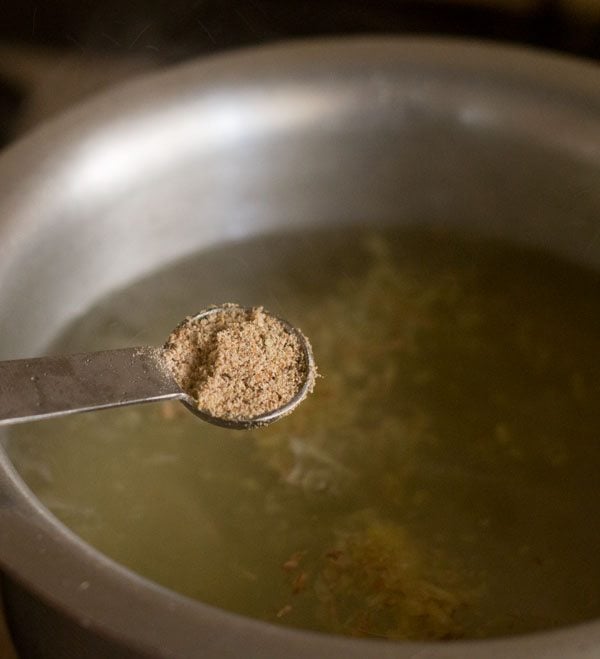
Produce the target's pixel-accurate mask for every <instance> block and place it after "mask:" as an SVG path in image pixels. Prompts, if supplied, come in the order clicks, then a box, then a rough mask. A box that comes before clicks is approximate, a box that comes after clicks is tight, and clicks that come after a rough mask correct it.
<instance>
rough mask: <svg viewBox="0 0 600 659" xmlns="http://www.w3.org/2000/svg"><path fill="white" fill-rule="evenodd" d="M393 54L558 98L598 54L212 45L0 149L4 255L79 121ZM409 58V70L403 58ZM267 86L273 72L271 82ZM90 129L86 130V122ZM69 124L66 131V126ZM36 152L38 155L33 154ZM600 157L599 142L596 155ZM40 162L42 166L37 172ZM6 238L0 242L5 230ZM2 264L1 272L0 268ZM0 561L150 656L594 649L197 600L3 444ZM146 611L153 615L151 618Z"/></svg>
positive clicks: (598, 643) (587, 80)
mask: <svg viewBox="0 0 600 659" xmlns="http://www.w3.org/2000/svg"><path fill="white" fill-rule="evenodd" d="M390 61H397V62H398V63H399V64H400V63H401V65H402V66H403V67H405V68H406V69H407V70H410V71H412V74H413V75H414V72H415V71H420V72H421V73H422V72H423V71H425V72H426V71H432V70H436V71H446V72H447V73H448V75H457V74H460V75H462V76H464V77H465V78H466V79H467V80H469V79H471V80H473V79H476V80H478V81H479V82H481V81H482V80H483V79H485V80H491V81H492V83H499V84H504V85H506V86H512V87H516V88H517V89H518V91H519V93H520V91H521V88H522V89H528V88H535V89H540V90H544V91H545V93H548V92H550V93H551V94H552V95H556V96H557V97H560V98H561V99H562V100H563V101H564V100H565V99H567V101H569V102H572V103H574V104H578V103H583V104H585V105H586V106H587V107H588V108H589V107H593V108H597V109H598V111H599V112H598V114H599V116H600V69H599V67H597V65H595V64H592V63H589V62H585V61H581V60H577V59H576V58H572V57H565V56H560V55H555V54H548V53H541V52H536V51H534V50H532V49H528V48H521V47H514V46H499V45H490V44H485V43H482V42H477V41H465V40H458V39H447V38H444V39H441V38H403V37H387V38H386V37H384V38H382V37H375V38H373V37H354V38H344V39H324V40H322V39H314V40H306V41H299V42H298V41H297V42H288V43H282V44H277V45H270V46H262V47H259V48H252V49H244V50H241V51H239V52H234V53H226V54H220V55H216V56H212V57H209V58H204V59H201V60H196V61H192V62H190V63H185V64H182V65H179V66H177V67H174V68H171V69H169V70H167V71H165V72H159V73H152V74H149V75H145V76H142V77H141V78H137V79H135V80H133V81H131V82H128V83H125V84H123V85H120V86H119V87H117V88H115V89H113V90H111V91H108V92H106V93H103V94H101V95H99V96H97V97H95V98H93V99H92V100H90V101H87V102H85V103H83V104H81V105H79V106H77V107H76V108H74V109H72V110H70V111H69V112H67V113H66V114H64V115H62V116H60V117H58V118H57V119H54V120H52V121H50V122H48V123H47V124H44V125H43V126H42V127H40V128H38V129H37V130H35V131H34V132H33V133H32V134H30V135H29V136H27V137H25V138H24V139H22V140H21V141H20V142H19V143H17V144H15V145H13V146H11V147H9V148H8V149H6V150H5V152H4V153H3V154H2V156H1V157H0V217H2V218H8V219H6V220H4V221H3V223H2V224H1V225H0V261H1V260H2V255H3V253H4V254H8V253H9V251H10V249H11V245H12V243H11V235H12V234H11V232H14V228H15V226H16V224H17V222H16V220H15V221H14V222H13V221H12V220H11V219H10V217H11V211H12V210H13V209H14V207H15V206H14V204H15V203H16V202H15V198H16V197H15V195H16V193H17V192H19V190H21V196H22V195H23V192H22V191H23V190H26V189H27V182H28V180H31V181H33V180H34V178H35V176H36V175H37V176H39V175H40V172H43V171H45V168H47V167H48V166H49V164H51V160H52V157H53V156H52V154H54V153H56V152H59V151H60V150H61V148H63V147H64V145H65V143H66V142H68V141H69V140H71V141H72V140H73V139H74V138H73V134H74V130H75V138H77V136H81V135H86V134H88V132H91V133H93V132H96V131H101V130H102V127H103V125H104V126H105V125H106V124H107V123H108V122H109V121H110V120H111V119H114V118H115V117H117V116H118V113H119V112H120V108H128V109H130V108H132V109H130V110H129V111H131V112H135V111H136V109H139V108H142V107H144V104H149V103H150V104H152V103H156V88H157V86H160V88H161V99H160V103H168V102H171V103H174V102H176V101H177V99H178V98H180V97H183V96H186V95H188V94H189V93H190V89H189V85H190V81H191V80H194V81H195V89H196V90H198V89H208V88H210V86H211V85H212V84H217V83H218V84H219V85H223V84H229V85H232V86H233V85H236V84H237V83H239V81H240V80H241V79H242V76H243V79H244V80H245V82H246V84H248V82H250V83H251V82H252V81H255V82H259V83H260V84H264V77H265V76H266V77H267V78H268V77H269V76H270V75H271V74H273V73H274V72H278V73H279V74H281V72H282V71H283V72H285V71H286V70H287V69H286V67H290V70H291V71H292V72H293V73H294V74H296V73H301V72H302V71H304V70H308V71H311V70H315V67H319V69H323V70H326V69H327V67H328V66H331V67H332V68H334V69H336V68H339V67H340V66H351V67H361V69H362V70H369V67H374V68H375V67H378V66H382V65H383V64H384V63H386V64H387V65H388V66H389V63H390ZM411 67H413V68H412V69H411ZM273 80H274V81H275V83H276V80H275V78H274V79H273ZM88 126H91V128H88ZM74 127H75V128H74ZM40 154H44V155H42V156H40ZM599 156H600V148H599V149H598V153H597V154H596V156H595V157H599ZM36 173H37V174H36ZM5 238H6V240H5ZM1 269H2V268H1V266H0V276H1V274H2V273H1ZM0 528H2V542H1V543H0V565H2V566H3V569H4V570H5V572H6V574H7V575H9V576H10V577H11V578H13V579H15V580H16V581H18V582H19V583H21V584H23V585H24V586H25V587H27V588H28V589H30V590H31V591H32V592H34V593H35V594H37V595H38V596H39V597H40V598H41V599H42V600H44V601H45V602H47V603H48V604H49V605H51V606H52V607H54V608H55V609H57V610H60V611H61V612H62V613H63V614H65V615H66V616H68V617H69V618H71V619H73V620H74V621H76V622H77V623H78V624H79V625H81V626H83V627H86V628H89V629H90V630H93V631H94V632H95V633H98V634H100V635H101V636H104V637H106V638H108V639H112V640H113V641H117V642H123V643H126V644H127V645H128V646H130V647H133V648H137V649H140V650H141V651H145V652H150V653H152V654H153V656H161V657H176V656H194V655H195V654H197V653H198V652H199V651H200V649H201V650H202V654H203V656H208V657H210V656H215V657H216V656H219V657H222V658H227V657H232V658H233V657H236V659H237V657H239V656H240V655H241V653H242V652H243V654H244V655H245V656H260V657H261V658H264V659H267V658H269V657H273V658H275V657H277V658H280V657H282V656H287V657H290V658H294V657H298V658H300V657H307V658H308V657H315V656H325V655H327V654H330V655H333V656H345V657H348V658H350V659H351V658H354V657H355V658H356V659H358V658H359V657H360V658H361V659H363V658H366V657H378V658H382V659H392V658H396V659H398V658H399V657H417V656H419V657H430V658H434V657H436V658H445V659H474V658H475V657H482V656H486V657H494V656H496V657H503V658H506V659H509V658H512V657H514V658H516V657H523V658H524V657H529V656H536V657H556V658H558V657H562V656H565V654H566V653H567V652H570V653H571V654H569V656H572V657H581V658H582V659H583V657H584V656H590V654H589V653H590V652H591V648H596V651H599V648H600V621H592V622H588V623H582V624H579V625H575V626H572V627H567V628H561V629H555V630H550V631H544V632H539V633H535V634H528V635H523V636H519V637H507V638H500V639H491V640H485V641H475V640H474V641H453V642H444V643H430V642H389V641H388V642H381V641H374V640H366V639H349V638H346V637H342V636H334V635H325V634H318V633H314V632H308V631H298V630H293V629H290V628H286V627H279V626H276V625H272V624H269V623H266V622H261V621H258V620H252V619H249V618H245V617H243V616H240V615H237V614H233V613H229V612H226V611H223V610H220V609H217V608H215V607H212V606H208V605H205V604H202V603H200V602H197V601H194V600H192V599H189V598H187V597H184V596H182V595H178V594H177V593H174V592H172V591H170V590H168V589H166V588H163V587H161V586H159V585H157V584H155V583H153V582H150V581H149V580H147V579H145V578H144V577H141V576H139V575H137V574H135V573H133V572H132V571H130V570H128V569H127V568H124V567H123V566H120V565H119V564H117V563H115V562H114V561H113V560H111V559H109V558H107V557H106V556H104V555H103V554H101V553H100V552H99V551H97V550H96V549H94V548H92V547H91V546H89V545H87V544H86V543H85V542H84V541H83V540H81V539H80V538H78V537H77V536H76V535H75V534H74V533H73V532H71V531H70V530H69V529H67V528H66V527H65V526H64V525H63V524H62V523H61V522H59V521H58V520H56V519H55V518H54V517H53V516H52V515H51V514H50V513H49V512H48V511H47V510H46V509H45V508H44V507H43V506H42V505H41V503H40V502H39V501H38V500H37V499H36V498H35V496H34V495H33V494H32V492H31V491H30V490H29V488H28V487H27V486H26V485H25V483H24V482H23V481H22V479H21V478H20V476H19V475H18V473H17V472H16V470H15V469H14V467H13V466H12V464H11V463H10V461H9V459H8V457H7V456H6V454H5V453H4V451H3V450H1V449H0ZM148 621H151V624H148Z"/></svg>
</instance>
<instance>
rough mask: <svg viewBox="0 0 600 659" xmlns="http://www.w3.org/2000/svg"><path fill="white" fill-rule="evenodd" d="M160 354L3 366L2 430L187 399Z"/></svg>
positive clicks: (131, 351) (108, 353)
mask: <svg viewBox="0 0 600 659" xmlns="http://www.w3.org/2000/svg"><path fill="white" fill-rule="evenodd" d="M160 355H161V349H160V348H151V347H141V348H124V349H120V350H103V351H101V352H89V353H81V354H75V355H61V356H58V357H40V358H36V359H17V360H11V361H4V362H0V426H5V425H11V424H15V423H24V422H26V421H33V420H35V419H48V418H51V417H56V416H63V415H66V414H74V413H76V412H87V411H90V410H99V409H104V408H108V407H120V406H123V405H133V404H135V403H146V402H153V401H159V400H169V399H173V398H179V399H181V398H182V397H183V396H184V394H183V392H182V391H181V390H180V388H179V386H178V385H177V383H176V382H175V381H174V380H173V379H172V377H171V376H170V374H169V373H168V372H166V370H164V369H163V368H162V367H161V364H160Z"/></svg>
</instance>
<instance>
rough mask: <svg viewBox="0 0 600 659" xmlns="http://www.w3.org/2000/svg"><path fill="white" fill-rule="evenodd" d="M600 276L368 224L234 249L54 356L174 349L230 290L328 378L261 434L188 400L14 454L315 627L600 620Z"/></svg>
mask: <svg viewBox="0 0 600 659" xmlns="http://www.w3.org/2000/svg"><path fill="white" fill-rule="evenodd" d="M599 291H600V279H599V278H598V276H596V275H595V274H591V273H587V272H585V271H582V270H579V269H577V268H574V267H572V266H569V265H566V264H563V263H560V262H556V261H554V260H552V259H550V258H546V257H543V256H540V255H538V254H535V253H532V252H527V251H520V250H517V249H516V248H511V247H507V246H499V245H495V244H490V245H485V244H481V243H477V242H469V241H461V240H459V239H454V238H451V237H449V236H443V235H442V236H437V237H436V236H434V235H426V234H420V235H419V234H407V233H396V234H393V233H385V234H384V233H381V234H376V235H374V234H364V233H360V232H355V233H350V232H348V233H347V234H345V235H340V234H322V235H320V236H318V237H314V236H293V237H287V238H285V237H273V238H264V239H261V240H259V241H256V242H253V243H248V244H245V245H238V246H229V247H227V248H224V249H222V250H220V251H218V252H211V253H210V254H203V255H198V256H197V257H196V258H193V259H189V260H187V261H185V262H182V263H180V264H178V265H177V266H175V267H171V268H169V269H168V270H165V271H163V272H160V273H158V274H157V275H155V276H153V277H151V278H149V279H146V280H144V281H143V282H139V283H137V284H135V285H133V286H132V287H131V288H130V289H127V290H124V291H121V292H119V293H116V294H115V295H113V296H111V297H110V298H109V299H106V300H105V301H103V302H102V303H100V304H98V305H97V306H95V307H94V308H93V309H92V310H90V312H89V314H87V315H86V316H85V317H83V318H82V319H80V320H79V321H78V322H76V323H75V324H74V325H73V326H72V327H70V328H68V330H67V331H66V332H65V333H64V335H63V336H62V337H60V339H59V341H58V342H57V343H56V345H55V346H53V351H56V352H58V351H76V350H89V349H101V348H111V347H121V346H126V345H138V344H147V343H150V344H159V343H161V342H162V341H163V340H164V339H165V337H166V336H167V335H168V333H169V331H170V329H171V328H172V327H173V325H174V324H175V323H176V322H177V321H178V320H179V319H180V318H182V317H184V316H185V315H187V314H189V313H193V312H194V311H195V310H196V309H200V308H203V307H205V306H207V305H208V304H210V303H215V302H220V301H223V300H231V301H236V302H238V303H240V304H244V305H255V304H263V305H265V307H266V308H267V309H269V310H271V311H272V312H274V313H276V314H277V315H280V316H281V317H284V318H286V319H288V320H289V321H290V322H292V323H293V324H295V325H297V326H298V327H300V328H301V329H302V330H303V331H304V332H305V333H306V334H307V335H308V336H309V338H310V339H311V341H312V343H313V347H314V351H315V358H316V362H317V364H318V365H319V369H320V372H321V373H322V375H323V378H322V379H320V380H319V381H318V382H317V386H316V389H315V393H314V394H313V396H312V397H310V398H309V399H308V400H307V401H306V402H305V403H303V404H302V405H301V406H300V408H299V409H298V410H297V411H296V412H295V413H294V414H292V415H291V416H290V417H288V418H286V419H284V420H282V421H280V422H278V423H276V424H274V425H273V426H271V427H269V428H266V429H262V430H257V431H252V432H249V433H240V432H236V431H228V430H224V429H221V428H216V427H212V426H210V425H207V424H203V423H201V422H199V421H198V420H197V419H195V418H194V417H192V416H191V415H190V414H189V413H187V412H186V411H185V410H184V408H183V407H182V406H179V404H177V403H168V404H163V405H157V406H147V407H137V408H128V409H121V410H114V411H110V412H101V413H97V414H87V415H81V416H77V417H71V418H65V419H61V420H54V421H46V422H43V423H37V424H31V425H27V426H20V427H17V428H15V429H14V430H13V431H12V432H11V436H10V438H9V451H10V454H11V457H12V459H13V461H14V463H15V464H16V466H17V468H18V469H19V471H20V473H21V474H22V476H23V478H24V479H25V480H26V482H27V483H28V484H29V486H30V487H31V488H32V489H33V490H34V492H35V493H36V494H37V495H38V496H39V497H40V498H41V500H42V501H43V502H44V503H45V505H46V506H48V508H49V509H50V510H51V511H52V512H53V513H54V514H55V515H56V516H57V517H58V518H60V519H61V520H62V521H63V522H64V523H65V524H66V525H68V526H69V527H71V528H72V529H74V530H75V531H76V532H77V533H78V534H79V535H81V536H82V537H83V538H84V539H86V540H87V541H89V542H90V543H91V544H92V545H94V546H96V547H98V548H99V549H101V550H102V551H103V552H105V553H106V554H108V555H109V556H111V557H113V558H115V559H116V560H117V561H119V562H121V563H123V564H125V565H127V566H129V567H131V568H132V569H134V570H135V571H137V572H139V573H141V574H143V575H145V576H147V577H149V578H150V579H153V580H155V581H157V582H159V583H161V584H163V585H166V586H168V587H170V588H172V589H174V590H176V591H179V592H181V593H184V594H186V595H188V596H190V597H194V598H198V599H200V600H203V601H205V602H208V603H210V604H214V605H216V606H219V607H223V608H226V609H230V610H233V611H237V612H240V613H243V614H247V615H250V616H253V617H257V618H261V619H264V620H268V621H271V622H275V623H280V624H286V625H291V626H295V627H304V628H312V629H317V630H324V631H329V632H334V633H342V634H351V635H356V636H373V637H386V638H393V639H398V638H412V639H452V638H472V637H488V636H497V635H506V634H514V633H522V632H526V631H531V630H538V629H544V628H549V627H554V626H559V625H564V624H569V623H573V622H577V621H581V620H587V619H591V618H593V617H596V616H598V615H600V587H599V586H598V584H600V559H599V558H598V557H599V556H600V515H599V514H598V513H599V512H600V488H598V486H597V483H598V480H597V479H598V477H597V474H598V470H599V467H600V441H598V440H599V437H600V407H599V406H598V400H600V370H599V369H598V368H597V364H598V352H599V351H600V315H599V311H598V309H599V307H598V299H599V297H598V293H599Z"/></svg>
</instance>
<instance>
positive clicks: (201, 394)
mask: <svg viewBox="0 0 600 659" xmlns="http://www.w3.org/2000/svg"><path fill="white" fill-rule="evenodd" d="M164 355H165V361H166V364H167V366H168V368H169V369H170V370H171V372H172V373H173V375H174V376H175V380H176V381H177V383H178V384H179V386H180V387H181V388H182V389H183V390H184V391H186V392H187V393H188V394H190V395H191V396H192V398H194V400H195V401H196V403H197V405H198V409H200V410H202V411H203V412H206V413H207V414H209V415H211V416H214V417H218V418H222V419H229V420H241V419H251V418H254V417H257V416H259V415H261V414H265V413H267V412H271V411H273V410H276V409H278V408H280V407H282V406H283V405H285V404H286V403H288V402H289V401H290V400H291V399H292V398H293V397H294V396H295V395H296V394H297V393H298V392H299V391H300V389H301V388H302V386H303V384H304V382H305V381H306V379H307V375H308V377H310V378H311V381H312V380H314V375H313V374H307V368H308V367H309V365H308V364H307V363H306V359H305V355H304V351H303V348H302V345H301V341H300V339H299V337H298V336H297V335H296V334H294V333H292V332H290V331H289V329H288V328H287V327H286V326H285V325H284V324H283V323H282V322H281V321H280V320H278V319H277V318H274V317H273V316H271V315H269V314H268V313H266V312H265V311H264V309H263V308H262V307H256V308H254V309H244V308H243V307H240V306H238V305H236V304H226V305H223V306H222V307H220V308H219V311H216V312H214V313H212V314H209V315H207V316H205V317H203V318H200V319H196V318H194V317H193V316H191V317H189V318H186V320H185V321H184V322H183V323H181V325H179V326H178V327H177V328H175V330H174V331H173V332H172V333H171V335H170V336H169V339H168V340H167V342H166V344H165V346H164ZM311 385H312V382H311ZM310 388H312V386H311V387H310Z"/></svg>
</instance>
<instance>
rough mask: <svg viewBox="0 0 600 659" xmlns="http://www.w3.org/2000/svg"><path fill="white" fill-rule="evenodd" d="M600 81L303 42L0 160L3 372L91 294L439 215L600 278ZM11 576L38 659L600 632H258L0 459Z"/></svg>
mask: <svg viewBox="0 0 600 659" xmlns="http://www.w3.org/2000/svg"><path fill="white" fill-rule="evenodd" d="M599 211H600V72H599V69H598V68H597V67H595V66H593V65H591V64H585V63H582V62H578V61H570V60H567V59H564V58H559V57H554V56H550V55H543V54H536V53H534V52H528V51H524V50H517V49H509V48H500V47H495V46H486V45H481V44H476V43H460V42H449V41H446V42H444V41H437V40H399V39H393V40H392V39H390V40H371V39H358V40H349V41H341V42H335V41H327V42H318V41H316V42H311V43H301V44H291V45H281V46H277V47H270V48H265V49H261V50H257V51H244V52H241V53H238V54H234V55H228V56H224V57H217V58H214V59H210V60H204V61H201V62H195V63H192V64H188V65H185V66H182V67H179V68H176V69H173V70H170V71H166V72H164V73H160V74H158V75H153V76H150V77H147V78H143V79H140V80H138V81H137V82H134V83H132V84H129V85H127V86H125V87H123V88H121V89H117V90H115V91H113V92H110V93H108V94H107V95H104V96H101V97H99V98H97V99H95V100H93V101H92V102H90V103H88V104H86V105H84V106H82V107H80V108H78V109H75V110H73V111H72V112H70V113H68V114H66V115H64V116H63V117H62V118H61V119H59V120H58V121H55V122H53V123H51V124H49V125H47V126H45V127H43V128H42V129H40V130H38V131H37V132H36V133H34V134H32V135H31V136H30V137H28V138H27V139H25V140H23V141H22V142H21V143H20V144H18V145H16V146H15V147H14V148H12V149H10V150H9V151H7V152H5V153H4V154H3V156H2V158H1V159H0V218H1V220H0V310H1V313H0V337H1V339H0V357H2V358H9V357H20V356H28V355H32V354H35V353H38V352H40V351H42V350H43V349H44V346H45V345H46V344H47V342H48V341H49V340H50V339H51V338H52V337H53V335H55V333H56V332H57V331H58V330H59V329H60V328H61V327H62V326H63V325H64V324H65V323H66V322H68V321H69V319H71V318H72V317H73V316H75V315H76V314H78V313H80V312H82V311H83V310H85V309H86V308H87V307H88V306H89V305H90V304H91V303H92V302H93V301H94V300H96V299H97V298H99V297H100V296H101V295H104V294H105V293H107V292H108V291H110V290H112V289H114V288H117V287H119V286H121V285H123V284H125V283H127V282H130V281H131V280H132V279H134V278H136V277H139V276H141V275H143V274H145V273H148V272H149V271H152V270H154V269H156V268H157V267H159V266H162V265H164V264H166V263H168V262H170V261H173V260H175V259H178V258H179V257H182V256H184V255H186V254H188V253H191V252H194V251H196V250H199V249H206V248H208V247H210V246H211V245H217V244H222V243H223V242H225V241H228V240H230V239H232V238H235V239H239V238H240V237H244V236H250V235H255V234H260V233H261V232H266V231H270V230H271V229H277V230H289V231H292V230H298V229H302V228H304V227H308V226H312V225H324V224H326V225H334V224H335V225H344V224H349V223H361V224H365V223H397V224H411V223H419V222H427V223H428V224H433V225H436V224H438V225H444V226H448V225H456V226H460V227H462V228H463V229H464V230H465V231H467V232H470V233H476V234H481V235H486V236H496V237H498V236H499V237H504V238H506V239H508V240H512V241H515V242H519V243H527V244H531V245H536V246H541V247H543V248H545V249H547V250H549V251H552V252H555V253H558V254H560V255H562V256H563V257H565V258H568V259H572V260H575V261H578V262H582V263H586V264H587V265H590V266H592V267H600V213H599ZM0 529H1V532H0V533H1V536H0V537H1V542H0V564H1V565H2V566H3V570H4V574H5V577H4V594H5V598H6V604H7V609H8V614H9V619H10V623H11V625H12V628H13V631H14V634H15V636H16V639H17V644H18V646H19V648H20V649H21V651H22V652H23V655H24V656H25V657H35V658H38V657H60V658H61V659H64V658H65V657H77V658H78V659H83V658H85V657H102V658H103V659H106V658H107V657H111V658H117V659H118V658H121V657H123V658H125V657H142V656H151V657H194V656H203V657H214V658H217V657H218V658H235V659H238V658H239V657H261V659H268V658H277V659H280V658H281V657H284V656H285V657H289V658H290V659H293V658H300V657H307V658H308V657H310V658H314V657H325V656H335V657H338V656H339V657H347V658H349V659H351V658H353V657H355V658H357V659H358V658H360V659H366V658H368V657H377V658H378V659H385V658H388V659H391V658H394V659H401V658H408V657H413V658H414V657H417V656H418V657H419V658H425V657H427V658H431V659H433V658H436V659H442V658H445V659H473V658H475V657H477V658H479V657H485V658H493V657H502V658H503V659H516V658H517V657H519V658H523V659H525V658H526V659H530V657H538V658H539V657H544V658H551V657H555V658H559V657H560V658H561V659H563V658H565V657H571V658H575V657H577V658H579V659H583V658H584V657H586V658H591V657H598V656H600V621H598V622H591V623H588V624H583V625H579V626H576V627H571V628H568V629H560V630H555V631H550V632H546V633H540V634H535V635H529V636H522V637H519V638H507V639H499V640H493V641H479V642H449V643H437V644H426V643H391V642H390V643H381V642H374V641H367V640H352V639H347V638H341V637H333V636H324V635H317V634H311V633H304V632H298V631H291V630H287V629H284V628H280V627H273V626H270V625H268V624H264V623H260V622H256V621H253V620H248V619H245V618H242V617H239V616H236V615H232V614H228V613H226V612H223V611H220V610H216V609H214V608H211V607H208V606H204V605H202V604H199V603H197V602H193V601H191V600H188V599H186V598H184V597H180V596H178V595H176V594H174V593H172V592H169V591H167V590H165V589H163V588H160V587H158V586H156V585H154V584H152V583H150V582H148V581H146V580H144V579H142V578H140V577H138V576H136V575H135V574H132V573H131V572H129V571H128V570H126V569H123V568H122V567H120V566H118V565H116V564H115V563H113V562H112V561H110V560H108V559H107V558H105V557H104V556H102V555H100V554H99V553H98V552H97V551H95V550H94V549H92V548H91V547H89V546H87V545H86V544H84V543H83V542H81V541H80V540H79V539H78V538H77V537H75V536H74V535H73V534H72V533H71V532H70V531H68V530H67V529H66V528H65V527H63V526H62V525H61V524H60V523H58V522H57V521H56V520H55V519H54V518H53V517H52V516H51V515H50V514H49V513H48V512H47V511H46V510H45V509H44V508H43V507H42V506H41V505H40V504H39V503H38V502H37V501H36V499H35V498H34V497H33V496H32V494H31V493H30V492H29V491H28V489H27V488H26V486H25V485H24V484H23V482H22V481H21V479H20V478H19V476H18V474H17V473H16V472H15V471H14V469H13V467H12V466H11V464H10V463H9V461H8V459H7V458H6V456H5V455H4V454H3V453H2V452H1V451H0Z"/></svg>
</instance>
